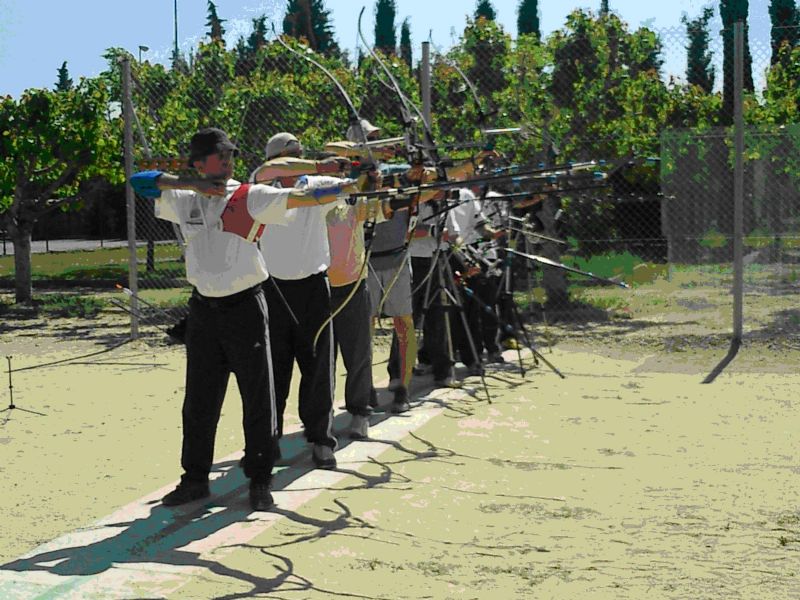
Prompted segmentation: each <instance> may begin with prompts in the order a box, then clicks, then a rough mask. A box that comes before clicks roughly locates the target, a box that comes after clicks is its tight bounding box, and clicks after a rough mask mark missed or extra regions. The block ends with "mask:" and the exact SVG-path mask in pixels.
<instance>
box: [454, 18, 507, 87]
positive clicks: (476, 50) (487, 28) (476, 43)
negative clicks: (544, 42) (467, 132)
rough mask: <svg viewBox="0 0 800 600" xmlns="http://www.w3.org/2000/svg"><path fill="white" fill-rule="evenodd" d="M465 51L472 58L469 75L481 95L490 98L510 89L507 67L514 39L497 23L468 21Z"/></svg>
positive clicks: (482, 20) (480, 19)
mask: <svg viewBox="0 0 800 600" xmlns="http://www.w3.org/2000/svg"><path fill="white" fill-rule="evenodd" d="M463 46H464V50H465V51H466V52H467V53H469V54H471V55H472V63H471V64H470V65H469V68H468V69H467V71H466V73H467V76H468V77H469V78H470V79H471V80H472V81H473V82H474V83H475V86H477V88H478V91H479V93H480V94H481V96H484V97H487V98H490V99H491V97H492V95H493V94H494V93H495V92H498V91H500V90H502V89H504V88H505V87H506V78H505V72H504V70H503V66H504V65H505V62H506V57H507V56H508V53H509V52H510V49H511V36H509V35H508V34H507V33H506V32H505V31H503V28H502V27H501V26H500V25H498V24H497V23H496V22H495V21H494V20H489V19H484V18H479V19H476V20H475V21H470V20H467V26H466V28H465V29H464V37H463Z"/></svg>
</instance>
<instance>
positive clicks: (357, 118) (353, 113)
mask: <svg viewBox="0 0 800 600" xmlns="http://www.w3.org/2000/svg"><path fill="white" fill-rule="evenodd" d="M272 31H273V33H275V34H276V36H275V37H276V39H277V40H278V43H280V45H281V46H283V47H284V48H286V49H287V50H288V51H289V52H291V53H292V54H294V55H296V56H298V57H300V58H302V59H303V60H306V61H308V62H310V63H311V64H312V65H314V66H315V67H317V68H318V69H320V70H321V71H322V72H323V73H325V75H326V76H327V77H328V79H330V80H331V82H332V83H333V85H334V86H335V87H336V89H337V90H339V94H341V96H342V99H343V100H344V102H345V104H347V108H348V109H349V111H350V122H351V125H352V127H353V129H354V130H355V131H356V133H357V135H358V137H360V138H361V142H362V144H363V145H364V148H365V149H366V151H367V155H368V156H369V162H370V164H372V165H377V163H376V162H375V157H374V156H373V154H372V149H371V148H370V145H369V143H368V140H367V134H366V133H365V132H364V128H363V127H362V126H361V115H360V114H359V113H358V109H357V108H356V105H355V104H354V103H353V101H352V100H351V99H350V96H349V95H348V93H347V90H345V89H344V86H343V85H342V84H341V83H340V82H339V80H338V79H336V76H335V75H334V74H333V73H331V72H330V71H329V70H328V69H327V68H325V66H324V65H323V64H322V63H320V62H319V61H317V60H314V59H313V58H311V57H310V56H308V55H307V54H304V53H301V52H298V51H297V50H295V49H294V48H292V47H291V46H290V45H289V44H287V43H286V42H284V41H283V39H282V38H281V36H279V35H277V33H276V32H275V24H274V23H273V25H272ZM360 226H361V225H359V224H356V227H360ZM370 252H371V251H370V249H369V248H367V251H366V253H365V254H366V255H365V257H364V262H363V263H362V264H361V269H359V275H358V280H357V281H360V280H361V277H362V275H363V274H364V269H366V266H367V263H368V261H369V256H370ZM357 288H358V286H357V285H356V286H354V287H353V290H352V291H351V292H350V294H348V296H347V297H346V298H345V299H344V301H343V302H342V303H341V304H340V305H339V307H338V308H337V309H336V310H335V311H333V312H332V313H331V314H330V315H329V316H328V317H327V318H326V319H325V320H324V321H323V322H322V325H320V327H319V329H318V330H317V332H316V334H315V335H314V341H313V343H312V346H311V347H312V348H316V346H317V341H318V340H319V337H320V335H322V332H323V331H324V330H325V328H326V327H327V326H328V325H329V324H330V323H331V322H332V321H333V319H334V318H335V317H336V315H338V314H339V313H340V312H342V311H343V310H344V308H345V307H346V306H347V303H348V302H350V300H352V299H353V296H355V291H356V289H357Z"/></svg>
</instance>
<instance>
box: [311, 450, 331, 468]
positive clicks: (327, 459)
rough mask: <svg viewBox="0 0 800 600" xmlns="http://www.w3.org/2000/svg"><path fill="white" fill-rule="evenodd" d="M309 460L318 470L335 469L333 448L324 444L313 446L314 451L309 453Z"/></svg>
mask: <svg viewBox="0 0 800 600" xmlns="http://www.w3.org/2000/svg"><path fill="white" fill-rule="evenodd" d="M311 460H313V461H314V466H315V467H317V468H318V469H335V468H336V456H335V455H334V454H333V448H331V447H330V446H326V445H324V444H314V449H313V450H312V451H311Z"/></svg>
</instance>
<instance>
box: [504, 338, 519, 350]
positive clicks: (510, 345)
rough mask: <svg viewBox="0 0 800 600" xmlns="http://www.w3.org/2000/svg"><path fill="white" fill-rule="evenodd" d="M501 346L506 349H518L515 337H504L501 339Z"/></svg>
mask: <svg viewBox="0 0 800 600" xmlns="http://www.w3.org/2000/svg"><path fill="white" fill-rule="evenodd" d="M503 348H505V349H506V350H519V342H518V341H517V339H516V338H506V339H504V340H503Z"/></svg>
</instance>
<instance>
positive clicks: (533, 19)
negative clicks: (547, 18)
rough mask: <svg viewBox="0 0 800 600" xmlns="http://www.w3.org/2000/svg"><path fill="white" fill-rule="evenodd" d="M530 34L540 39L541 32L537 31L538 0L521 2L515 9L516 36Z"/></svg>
mask: <svg viewBox="0 0 800 600" xmlns="http://www.w3.org/2000/svg"><path fill="white" fill-rule="evenodd" d="M530 33H532V34H534V35H535V36H536V37H537V38H539V39H542V32H541V30H540V29H539V2H538V0H522V1H521V2H520V3H519V7H518V8H517V35H524V34H530Z"/></svg>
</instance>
